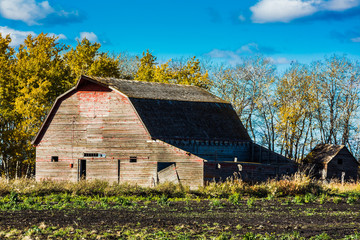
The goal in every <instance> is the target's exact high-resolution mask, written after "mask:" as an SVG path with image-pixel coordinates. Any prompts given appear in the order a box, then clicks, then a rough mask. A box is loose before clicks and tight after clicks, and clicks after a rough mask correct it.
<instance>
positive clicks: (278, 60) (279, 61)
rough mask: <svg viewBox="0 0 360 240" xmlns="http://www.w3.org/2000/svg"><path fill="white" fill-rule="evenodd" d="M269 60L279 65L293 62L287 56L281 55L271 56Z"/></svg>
mask: <svg viewBox="0 0 360 240" xmlns="http://www.w3.org/2000/svg"><path fill="white" fill-rule="evenodd" d="M268 59H269V61H270V62H271V63H272V64H276V65H279V64H290V63H291V62H293V61H292V60H289V59H287V58H285V57H279V58H272V57H269V58H268Z"/></svg>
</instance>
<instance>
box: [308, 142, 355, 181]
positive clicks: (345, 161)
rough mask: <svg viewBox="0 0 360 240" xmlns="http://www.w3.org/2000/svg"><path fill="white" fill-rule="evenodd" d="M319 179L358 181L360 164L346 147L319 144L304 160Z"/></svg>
mask: <svg viewBox="0 0 360 240" xmlns="http://www.w3.org/2000/svg"><path fill="white" fill-rule="evenodd" d="M304 162H305V163H306V164H307V165H308V166H309V170H310V173H311V174H312V175H313V176H314V177H315V178H318V179H322V180H325V179H326V180H329V179H339V180H357V179H358V167H359V163H358V161H357V160H356V158H355V157H354V156H353V155H352V154H351V153H350V151H349V150H348V149H347V147H346V146H344V145H332V144H319V145H317V146H316V147H315V148H314V149H313V150H312V151H311V152H310V153H309V154H308V155H307V156H306V158H305V159H304Z"/></svg>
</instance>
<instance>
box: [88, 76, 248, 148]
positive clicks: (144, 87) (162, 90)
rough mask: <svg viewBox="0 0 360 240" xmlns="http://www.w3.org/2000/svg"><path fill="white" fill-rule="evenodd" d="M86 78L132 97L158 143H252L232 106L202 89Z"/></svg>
mask: <svg viewBox="0 0 360 240" xmlns="http://www.w3.org/2000/svg"><path fill="white" fill-rule="evenodd" d="M83 78H84V79H85V80H89V81H93V80H95V81H96V82H99V83H101V84H103V85H105V86H109V87H113V88H114V89H116V90H118V91H120V92H121V93H123V94H125V95H126V96H128V97H129V99H130V101H131V103H132V104H133V106H134V108H135V109H136V111H137V113H138V114H139V117H140V118H141V120H142V121H143V123H144V125H145V126H146V128H147V130H148V131H149V133H150V135H151V137H153V138H155V139H196V140H229V141H250V140H251V139H250V137H249V135H248V133H247V131H246V129H245V128H244V126H243V125H242V123H241V121H240V119H239V117H238V116H237V114H236V112H235V111H234V109H233V108H232V106H231V104H230V103H228V102H226V101H224V100H222V99H221V98H218V97H216V96H215V95H213V94H211V93H209V92H207V91H206V90H204V89H201V88H199V87H195V86H188V85H180V84H165V83H149V82H141V81H133V80H120V79H114V78H98V77H83Z"/></svg>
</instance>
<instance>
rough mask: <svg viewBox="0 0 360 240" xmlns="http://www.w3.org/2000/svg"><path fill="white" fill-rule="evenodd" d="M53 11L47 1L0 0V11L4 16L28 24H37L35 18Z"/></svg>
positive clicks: (37, 18)
mask: <svg viewBox="0 0 360 240" xmlns="http://www.w3.org/2000/svg"><path fill="white" fill-rule="evenodd" d="M53 12H54V9H53V8H52V7H51V6H50V4H49V2H48V1H43V2H39V3H37V2H36V1H35V0H0V13H1V15H2V16H3V17H4V18H7V19H11V20H20V21H23V22H25V23H27V24H28V25H35V24H38V23H37V20H40V19H43V18H45V17H46V16H47V15H49V14H51V13H53Z"/></svg>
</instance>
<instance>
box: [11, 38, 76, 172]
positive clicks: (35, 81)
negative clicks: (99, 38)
mask: <svg viewBox="0 0 360 240" xmlns="http://www.w3.org/2000/svg"><path fill="white" fill-rule="evenodd" d="M64 50H66V46H65V45H63V44H60V43H58V42H57V38H56V37H54V36H48V35H47V34H43V33H41V34H39V35H38V36H35V37H33V36H31V35H29V36H28V37H27V38H26V39H25V41H24V43H23V44H21V45H20V47H19V49H18V52H17V54H16V62H15V66H14V73H13V77H12V78H13V80H14V81H16V84H17V92H16V98H15V99H14V104H15V106H14V110H15V112H16V113H17V114H18V116H19V121H18V122H16V131H14V132H13V134H14V135H15V136H16V137H17V139H18V142H19V144H21V147H22V148H21V152H20V153H18V154H14V153H13V159H12V161H13V162H16V164H15V165H16V169H15V172H16V173H18V174H19V172H20V169H19V168H21V165H27V164H32V165H33V163H34V155H35V152H34V148H33V147H32V146H31V143H30V142H31V140H32V138H33V137H34V136H35V134H36V133H37V132H38V129H39V127H40V125H41V124H42V122H43V121H44V119H45V117H46V115H47V113H48V112H49V110H50V108H51V106H52V103H53V102H54V100H55V99H56V97H57V96H59V95H60V94H61V93H63V92H64V91H66V90H67V89H68V88H69V87H70V86H71V85H72V82H73V81H72V78H71V74H70V73H71V72H70V68H69V67H68V66H67V65H66V64H65V61H64V60H63V58H62V55H61V54H62V52H63V51H64Z"/></svg>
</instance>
